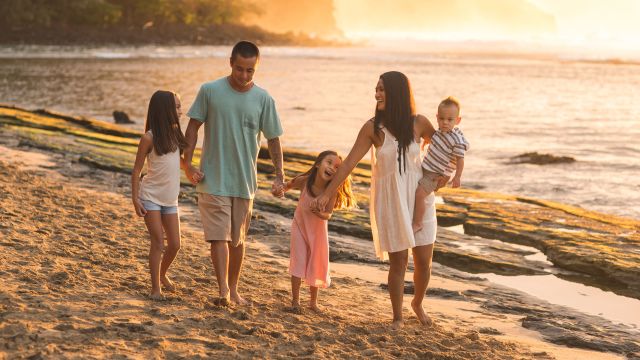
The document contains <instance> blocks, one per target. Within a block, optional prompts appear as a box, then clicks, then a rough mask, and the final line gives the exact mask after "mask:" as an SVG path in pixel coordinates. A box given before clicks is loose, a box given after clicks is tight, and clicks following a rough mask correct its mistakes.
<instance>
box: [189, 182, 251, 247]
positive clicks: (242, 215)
mask: <svg viewBox="0 0 640 360" xmlns="http://www.w3.org/2000/svg"><path fill="white" fill-rule="evenodd" d="M252 208H253V200H249V199H243V198H239V197H230V196H218V195H212V194H207V193H198V209H199V210H200V219H201V221H202V227H203V228H204V239H205V240H206V241H209V242H211V241H217V240H221V241H230V242H231V246H238V245H240V244H242V243H244V240H245V238H246V236H247V232H248V231H249V223H250V222H251V210H252Z"/></svg>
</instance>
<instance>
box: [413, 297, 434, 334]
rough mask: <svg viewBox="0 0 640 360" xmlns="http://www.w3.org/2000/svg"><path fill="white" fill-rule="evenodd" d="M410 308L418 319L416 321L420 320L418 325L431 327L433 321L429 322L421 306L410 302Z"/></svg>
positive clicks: (429, 318)
mask: <svg viewBox="0 0 640 360" xmlns="http://www.w3.org/2000/svg"><path fill="white" fill-rule="evenodd" d="M411 308H412V309H413V312H415V313H416V316H417V317H418V320H420V323H421V324H422V325H424V326H426V327H430V326H431V325H433V320H431V317H429V315H427V313H425V312H424V309H423V308H422V305H419V304H416V303H414V302H413V300H412V301H411Z"/></svg>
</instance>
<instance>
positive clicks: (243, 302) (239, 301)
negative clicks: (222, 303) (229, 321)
mask: <svg viewBox="0 0 640 360" xmlns="http://www.w3.org/2000/svg"><path fill="white" fill-rule="evenodd" d="M231 301H233V302H234V303H236V304H237V305H240V306H244V305H248V304H249V302H248V301H247V300H245V299H244V298H243V297H242V296H240V294H238V293H235V294H231Z"/></svg>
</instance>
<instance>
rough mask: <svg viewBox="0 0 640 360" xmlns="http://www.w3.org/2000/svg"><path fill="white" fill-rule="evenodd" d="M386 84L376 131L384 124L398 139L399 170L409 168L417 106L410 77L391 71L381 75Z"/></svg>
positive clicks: (378, 112) (377, 112)
mask: <svg viewBox="0 0 640 360" xmlns="http://www.w3.org/2000/svg"><path fill="white" fill-rule="evenodd" d="M380 79H382V83H383V84H384V93H385V100H384V103H385V106H384V110H378V109H377V108H376V115H375V118H374V121H373V124H374V129H375V131H376V132H378V131H380V125H383V126H384V127H385V128H387V130H389V132H390V133H391V135H393V136H394V137H395V138H396V139H397V140H398V171H400V173H402V171H403V170H405V171H406V170H407V159H406V153H407V149H408V148H409V145H411V142H412V141H415V140H414V139H415V135H414V130H413V121H414V119H415V116H416V106H415V102H414V100H413V92H412V91H411V83H409V79H408V78H407V77H406V76H405V75H404V74H403V73H401V72H398V71H389V72H386V73H384V74H382V75H380Z"/></svg>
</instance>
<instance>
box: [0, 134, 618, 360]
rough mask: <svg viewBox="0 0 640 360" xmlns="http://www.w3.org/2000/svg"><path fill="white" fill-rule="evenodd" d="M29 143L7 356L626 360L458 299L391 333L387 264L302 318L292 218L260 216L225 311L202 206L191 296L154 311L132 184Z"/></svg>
mask: <svg viewBox="0 0 640 360" xmlns="http://www.w3.org/2000/svg"><path fill="white" fill-rule="evenodd" d="M17 145H19V144H18V141H17V140H16V139H13V138H7V137H3V138H2V142H1V146H2V147H1V148H0V154H2V155H1V156H0V186H1V188H2V190H1V192H0V201H1V203H2V206H1V209H2V210H1V212H0V232H1V240H0V246H1V247H2V251H1V252H0V263H2V264H3V265H2V267H1V268H0V275H1V276H0V284H1V289H2V290H1V292H0V338H1V339H2V345H1V346H0V357H4V358H7V359H14V358H17V359H20V358H33V359H37V358H123V359H124V358H127V359H150V358H167V359H177V358H294V357H295V358H367V359H369V358H371V359H384V358H403V359H404V358H408V359H411V358H415V359H552V358H557V359H585V358H589V359H619V358H623V357H622V356H620V355H615V354H611V353H603V352H597V351H590V350H580V349H572V348H567V347H564V346H559V345H554V344H551V343H548V342H546V341H544V340H543V338H542V336H540V334H539V333H537V332H535V331H531V330H527V329H524V328H522V327H521V321H522V316H517V315H505V314H500V313H494V312H492V311H491V310H487V309H483V308H482V307H481V306H478V305H476V304H473V303H469V302H466V301H459V300H456V299H455V298H454V299H442V298H433V297H429V296H428V297H427V301H426V306H427V308H428V311H430V313H431V314H432V316H433V317H434V320H435V322H436V325H435V326H434V327H432V328H428V329H425V328H423V327H421V326H419V324H418V321H417V319H416V318H415V317H413V316H412V313H411V311H410V310H409V309H410V307H409V300H410V297H409V296H406V297H405V316H406V317H407V321H406V326H405V328H404V329H402V330H400V331H397V332H392V331H390V330H389V328H388V322H389V320H390V306H389V300H388V295H387V293H386V291H385V290H384V289H383V288H381V287H380V284H381V283H386V281H385V280H386V279H385V274H386V271H385V270H386V265H375V264H361V263H333V264H332V269H333V271H332V277H333V284H332V286H331V287H330V288H329V289H326V290H323V291H321V293H320V304H321V306H323V308H324V312H323V313H322V314H316V313H313V312H310V311H306V312H303V313H302V314H296V313H292V312H290V311H288V303H289V277H288V274H287V267H286V265H287V261H288V260H287V256H288V242H289V235H288V223H287V218H286V217H283V216H280V215H276V214H271V213H269V212H264V211H260V210H258V211H256V213H255V215H254V219H253V223H252V231H251V237H250V240H249V246H248V252H247V258H246V262H245V268H244V273H243V281H242V284H241V291H242V292H243V293H244V294H245V295H246V297H247V298H248V299H249V300H250V301H251V305H250V306H246V307H233V306H232V307H218V306H215V305H214V304H213V299H214V298H215V294H217V288H216V285H215V280H214V278H213V275H212V272H213V271H212V267H211V263H210V261H209V259H208V246H207V245H206V244H205V243H204V242H203V241H202V236H201V232H200V228H199V225H198V223H199V220H198V216H197V211H196V208H195V206H194V205H193V204H192V203H189V202H186V203H185V204H182V205H181V220H182V226H183V227H182V249H181V251H180V253H179V255H178V257H177V259H176V261H175V262H174V265H173V266H172V268H171V270H170V277H171V278H172V279H173V281H174V282H175V283H176V284H177V285H178V289H177V291H176V292H174V293H170V294H168V295H169V296H168V299H167V300H166V301H161V302H156V301H151V300H149V299H148V298H147V294H148V291H149V281H148V272H147V253H148V238H147V233H146V230H145V228H144V225H143V222H142V220H141V219H140V218H137V217H135V214H134V212H133V209H132V206H131V204H130V201H129V199H128V197H127V196H126V193H127V189H128V180H129V177H128V176H127V175H126V174H119V173H114V172H109V171H104V170H98V169H96V168H94V167H91V166H88V165H86V164H82V163H79V162H78V161H77V159H76V158H74V157H72V156H65V155H64V154H60V153H54V154H48V153H46V152H45V151H42V150H38V149H34V148H29V147H20V148H19V147H18V146H17ZM258 196H266V194H265V193H264V191H263V190H261V192H259V193H258ZM332 236H334V237H335V236H336V235H335V234H332ZM369 250H370V251H371V252H372V249H369ZM368 255H370V254H368ZM439 268H442V266H439V265H438V264H436V265H435V269H434V273H435V275H434V277H433V280H432V283H431V286H430V288H437V289H446V290H447V291H451V292H461V291H468V290H473V291H483V288H482V287H481V286H478V285H477V284H474V283H472V282H470V281H465V280H464V279H460V280H451V279H450V278H445V277H439V276H438V275H437V274H438V273H439V272H440V271H441V270H442V269H440V270H439ZM407 280H410V279H409V278H408V279H407ZM306 296H307V295H306V293H304V292H303V298H302V300H303V301H305V300H306V299H307V297H306Z"/></svg>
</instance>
